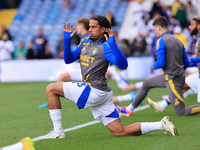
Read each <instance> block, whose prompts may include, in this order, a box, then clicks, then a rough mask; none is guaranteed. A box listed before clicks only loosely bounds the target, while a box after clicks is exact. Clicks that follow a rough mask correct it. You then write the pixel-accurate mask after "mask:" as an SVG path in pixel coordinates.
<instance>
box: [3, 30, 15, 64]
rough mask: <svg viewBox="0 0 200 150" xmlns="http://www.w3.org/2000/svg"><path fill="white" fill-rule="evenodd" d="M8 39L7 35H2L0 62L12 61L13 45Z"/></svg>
mask: <svg viewBox="0 0 200 150" xmlns="http://www.w3.org/2000/svg"><path fill="white" fill-rule="evenodd" d="M8 38H9V37H8V35H7V34H3V36H2V40H0V62H1V61H6V60H11V59H12V53H13V51H14V45H13V42H12V41H10V40H9V39H8Z"/></svg>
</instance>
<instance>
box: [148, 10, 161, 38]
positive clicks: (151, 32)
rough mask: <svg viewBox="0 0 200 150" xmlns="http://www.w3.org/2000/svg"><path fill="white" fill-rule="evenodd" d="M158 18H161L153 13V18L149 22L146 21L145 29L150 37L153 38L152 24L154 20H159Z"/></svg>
mask: <svg viewBox="0 0 200 150" xmlns="http://www.w3.org/2000/svg"><path fill="white" fill-rule="evenodd" d="M160 16H161V15H160V13H159V12H155V13H154V14H153V18H152V19H150V20H149V21H148V23H147V28H148V31H149V35H150V36H151V37H154V36H155V32H154V27H153V22H154V20H156V19H157V18H159V17H160Z"/></svg>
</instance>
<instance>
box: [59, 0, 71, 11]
mask: <svg viewBox="0 0 200 150" xmlns="http://www.w3.org/2000/svg"><path fill="white" fill-rule="evenodd" d="M62 7H63V9H72V8H73V7H74V6H73V5H72V3H71V1H70V0H64V1H63V4H62Z"/></svg>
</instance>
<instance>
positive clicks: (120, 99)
mask: <svg viewBox="0 0 200 150" xmlns="http://www.w3.org/2000/svg"><path fill="white" fill-rule="evenodd" d="M117 98H118V102H119V103H120V102H123V101H131V99H132V96H131V94H126V95H121V96H117Z"/></svg>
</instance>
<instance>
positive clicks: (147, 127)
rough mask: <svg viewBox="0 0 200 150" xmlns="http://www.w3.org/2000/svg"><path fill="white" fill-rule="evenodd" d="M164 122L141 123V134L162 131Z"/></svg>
mask: <svg viewBox="0 0 200 150" xmlns="http://www.w3.org/2000/svg"><path fill="white" fill-rule="evenodd" d="M162 129H163V127H162V122H161V121H159V122H142V123H141V132H142V134H147V133H149V132H152V131H155V130H162Z"/></svg>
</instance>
